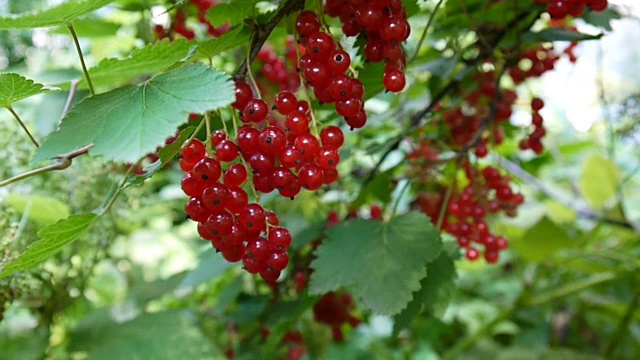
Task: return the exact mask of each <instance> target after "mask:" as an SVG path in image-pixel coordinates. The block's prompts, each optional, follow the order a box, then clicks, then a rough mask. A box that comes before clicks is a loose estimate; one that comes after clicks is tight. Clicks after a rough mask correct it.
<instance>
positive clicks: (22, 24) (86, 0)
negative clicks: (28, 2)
mask: <svg viewBox="0 0 640 360" xmlns="http://www.w3.org/2000/svg"><path fill="white" fill-rule="evenodd" d="M111 1H113V0H72V1H67V2H64V3H62V4H59V5H56V6H52V7H50V8H48V9H44V10H38V11H32V12H27V13H22V14H18V15H9V16H2V17H0V29H29V28H39V27H49V26H57V25H66V24H69V23H71V22H72V21H73V20H74V19H76V18H78V17H79V16H82V15H85V14H88V13H90V12H92V11H94V10H97V9H100V8H101V7H103V6H105V5H107V4H108V3H110V2H111Z"/></svg>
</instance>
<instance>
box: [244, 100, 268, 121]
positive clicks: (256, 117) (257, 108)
mask: <svg viewBox="0 0 640 360" xmlns="http://www.w3.org/2000/svg"><path fill="white" fill-rule="evenodd" d="M268 113H269V107H268V106H267V103H266V102H264V100H262V99H251V100H249V102H248V103H247V105H245V107H244V108H243V109H242V114H241V120H242V121H243V122H245V123H249V122H253V123H259V122H261V121H263V120H264V119H266V117H267V114H268Z"/></svg>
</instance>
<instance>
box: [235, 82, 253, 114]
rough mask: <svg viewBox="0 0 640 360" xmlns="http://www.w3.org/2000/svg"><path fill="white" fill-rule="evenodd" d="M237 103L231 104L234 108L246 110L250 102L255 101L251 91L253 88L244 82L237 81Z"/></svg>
mask: <svg viewBox="0 0 640 360" xmlns="http://www.w3.org/2000/svg"><path fill="white" fill-rule="evenodd" d="M235 94H236V101H235V102H234V103H233V104H231V106H233V107H234V108H236V109H238V110H242V109H244V107H245V106H246V105H247V103H248V102H249V100H251V99H253V90H251V86H249V84H247V83H246V82H244V81H236V89H235Z"/></svg>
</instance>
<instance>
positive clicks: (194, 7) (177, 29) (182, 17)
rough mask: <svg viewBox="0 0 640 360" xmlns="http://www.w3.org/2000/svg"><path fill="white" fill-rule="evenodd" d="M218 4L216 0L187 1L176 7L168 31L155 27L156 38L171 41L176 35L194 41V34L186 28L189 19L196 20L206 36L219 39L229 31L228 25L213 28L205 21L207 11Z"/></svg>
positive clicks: (160, 26)
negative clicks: (203, 28)
mask: <svg viewBox="0 0 640 360" xmlns="http://www.w3.org/2000/svg"><path fill="white" fill-rule="evenodd" d="M219 3H220V2H219V1H218V0H189V1H187V2H185V3H184V4H183V5H181V6H179V7H178V9H177V11H176V13H175V16H174V18H173V21H172V23H171V26H170V27H169V29H165V28H164V27H163V26H162V25H156V27H155V33H156V37H157V38H158V39H164V38H169V39H173V38H174V37H175V35H176V34H177V35H180V36H182V37H185V38H187V39H189V40H192V39H194V38H195V37H196V32H195V31H194V30H193V29H192V28H189V27H188V26H187V19H188V18H190V17H194V18H196V19H197V21H198V22H199V23H200V24H202V25H203V26H204V27H205V28H206V32H207V35H209V36H213V37H219V36H220V35H222V34H224V33H225V32H227V31H228V30H229V25H228V24H224V25H221V26H219V27H215V26H213V25H212V24H211V23H210V22H209V20H207V11H209V9H211V8H212V7H214V6H216V5H218V4H219Z"/></svg>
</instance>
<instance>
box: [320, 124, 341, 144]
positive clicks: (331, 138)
mask: <svg viewBox="0 0 640 360" xmlns="http://www.w3.org/2000/svg"><path fill="white" fill-rule="evenodd" d="M320 140H321V142H322V146H324V147H328V148H332V149H339V148H340V147H341V146H342V144H344V134H343V133H342V130H340V128H339V127H337V126H334V125H329V126H327V127H326V128H324V129H322V131H320Z"/></svg>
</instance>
